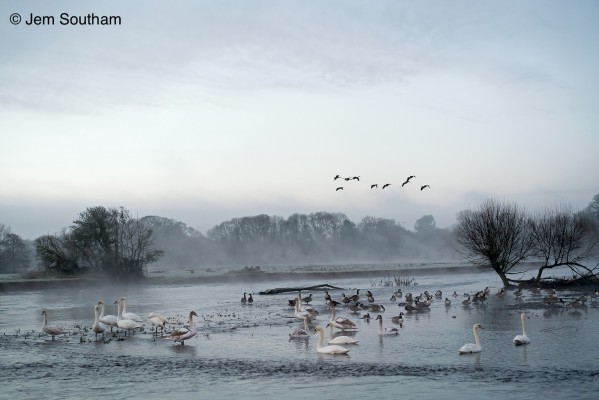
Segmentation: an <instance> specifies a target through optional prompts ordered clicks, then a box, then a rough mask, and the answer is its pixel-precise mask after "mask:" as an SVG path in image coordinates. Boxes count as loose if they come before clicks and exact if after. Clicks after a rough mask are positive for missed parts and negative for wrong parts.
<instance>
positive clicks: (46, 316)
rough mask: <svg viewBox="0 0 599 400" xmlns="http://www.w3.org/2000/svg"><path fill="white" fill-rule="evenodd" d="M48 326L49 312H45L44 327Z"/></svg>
mask: <svg viewBox="0 0 599 400" xmlns="http://www.w3.org/2000/svg"><path fill="white" fill-rule="evenodd" d="M46 326H48V314H45V313H44V319H43V321H42V327H43V328H45V327H46Z"/></svg>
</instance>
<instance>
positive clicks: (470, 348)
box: [459, 313, 530, 354]
mask: <svg viewBox="0 0 599 400" xmlns="http://www.w3.org/2000/svg"><path fill="white" fill-rule="evenodd" d="M520 320H521V321H522V334H521V335H516V336H515V337H514V339H513V340H512V342H513V343H514V345H516V346H520V345H524V344H529V343H530V339H529V337H528V335H527V334H526V324H525V322H524V321H525V314H524V313H520ZM479 329H484V328H483V326H482V325H481V324H478V323H476V324H474V326H473V327H472V331H473V332H474V342H475V343H466V344H465V345H463V346H462V347H461V348H460V350H459V353H460V354H470V353H480V352H481V351H482V349H483V348H482V346H481V344H480V337H479V336H478V330H479Z"/></svg>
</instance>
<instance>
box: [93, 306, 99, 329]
mask: <svg viewBox="0 0 599 400" xmlns="http://www.w3.org/2000/svg"><path fill="white" fill-rule="evenodd" d="M97 324H98V309H97V308H96V307H94V325H97Z"/></svg>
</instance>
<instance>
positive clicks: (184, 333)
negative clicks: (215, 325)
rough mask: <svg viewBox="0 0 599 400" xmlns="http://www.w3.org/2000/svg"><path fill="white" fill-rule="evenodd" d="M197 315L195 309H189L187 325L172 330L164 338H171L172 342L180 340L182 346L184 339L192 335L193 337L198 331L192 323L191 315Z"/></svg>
mask: <svg viewBox="0 0 599 400" xmlns="http://www.w3.org/2000/svg"><path fill="white" fill-rule="evenodd" d="M194 315H195V316H196V317H197V316H198V314H196V312H195V311H190V312H189V320H188V326H187V327H181V328H179V329H176V330H174V331H173V332H171V333H170V334H169V335H168V336H167V337H166V338H165V339H169V340H172V341H174V342H181V346H183V345H184V344H185V343H184V342H185V341H186V340H188V339H191V338H192V337H194V336H195V335H196V334H197V333H198V331H197V330H196V327H195V326H194V324H193V316H194Z"/></svg>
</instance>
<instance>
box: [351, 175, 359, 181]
mask: <svg viewBox="0 0 599 400" xmlns="http://www.w3.org/2000/svg"><path fill="white" fill-rule="evenodd" d="M352 179H353V180H354V181H358V182H359V181H360V177H359V176H354V177H353V178H352Z"/></svg>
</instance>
